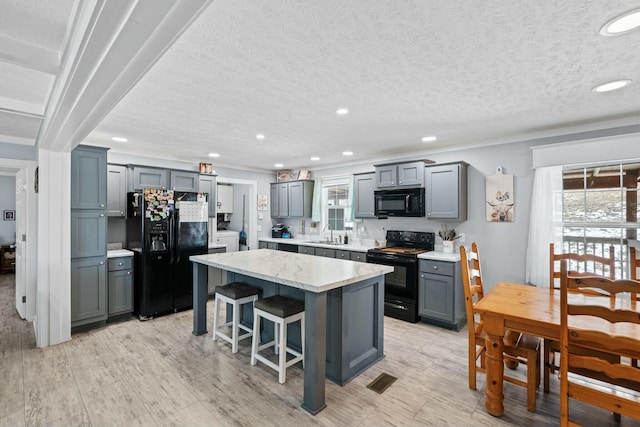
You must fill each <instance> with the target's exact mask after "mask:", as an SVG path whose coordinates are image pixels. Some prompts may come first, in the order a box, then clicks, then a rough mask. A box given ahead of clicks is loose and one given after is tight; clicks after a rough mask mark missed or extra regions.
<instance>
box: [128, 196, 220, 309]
mask: <svg viewBox="0 0 640 427" xmlns="http://www.w3.org/2000/svg"><path fill="white" fill-rule="evenodd" d="M207 220H208V209H207V194H206V193H194V192H184V191H173V190H159V189H150V188H147V189H144V190H140V191H137V192H132V193H128V194H127V247H128V248H129V249H130V250H132V251H133V252H134V253H135V276H134V289H135V292H134V312H135V313H136V314H137V315H138V317H139V318H140V320H148V319H151V318H153V317H155V316H159V315H162V314H167V313H172V312H176V311H179V310H185V309H188V308H191V307H192V306H193V284H192V279H193V268H192V263H191V261H189V256H191V255H202V254H206V253H207V242H208V239H207Z"/></svg>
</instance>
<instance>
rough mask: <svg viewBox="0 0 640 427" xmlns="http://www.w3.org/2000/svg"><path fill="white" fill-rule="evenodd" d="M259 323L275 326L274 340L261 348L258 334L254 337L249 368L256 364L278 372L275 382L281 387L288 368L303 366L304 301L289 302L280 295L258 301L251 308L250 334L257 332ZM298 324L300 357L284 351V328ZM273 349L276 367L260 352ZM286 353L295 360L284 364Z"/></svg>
mask: <svg viewBox="0 0 640 427" xmlns="http://www.w3.org/2000/svg"><path fill="white" fill-rule="evenodd" d="M260 319H267V320H270V321H271V322H273V323H274V325H275V330H274V339H273V340H272V341H269V342H267V343H264V344H261V345H260V333H256V334H254V335H253V339H252V342H251V364H252V365H254V366H255V365H256V364H257V361H258V360H259V361H260V362H262V363H264V364H265V365H267V366H269V367H270V368H271V369H274V370H275V371H277V372H278V381H279V382H280V384H284V382H285V381H286V370H287V368H288V367H289V366H291V365H294V364H296V363H298V362H300V361H302V363H303V366H304V354H303V353H304V301H299V300H296V299H293V298H288V297H285V296H282V295H274V296H271V297H268V298H263V299H260V300H257V301H256V302H255V303H254V305H253V330H254V331H259V330H260ZM298 320H299V321H300V331H301V335H302V336H301V342H302V352H301V353H299V352H297V351H295V350H293V349H291V348H289V347H287V326H288V325H289V324H290V323H293V322H297V321H298ZM269 347H274V351H275V353H276V354H277V355H278V356H279V357H278V364H275V363H273V362H272V361H270V360H268V359H267V358H266V357H264V356H262V355H261V354H260V353H259V352H260V351H262V350H264V349H266V348H269ZM287 353H289V354H292V355H293V356H294V357H293V358H292V359H291V360H289V361H287Z"/></svg>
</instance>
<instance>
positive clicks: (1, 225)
mask: <svg viewBox="0 0 640 427" xmlns="http://www.w3.org/2000/svg"><path fill="white" fill-rule="evenodd" d="M6 210H10V211H15V210H16V178H15V177H14V176H3V175H0V213H1V214H3V215H2V218H0V244H2V245H8V244H10V243H15V236H16V222H15V220H14V221H5V220H4V211H6Z"/></svg>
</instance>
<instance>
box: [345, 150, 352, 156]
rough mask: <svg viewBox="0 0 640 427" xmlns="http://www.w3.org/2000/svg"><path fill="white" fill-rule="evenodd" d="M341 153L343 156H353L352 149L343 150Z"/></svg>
mask: <svg viewBox="0 0 640 427" xmlns="http://www.w3.org/2000/svg"><path fill="white" fill-rule="evenodd" d="M342 155H343V156H353V151H343V152H342Z"/></svg>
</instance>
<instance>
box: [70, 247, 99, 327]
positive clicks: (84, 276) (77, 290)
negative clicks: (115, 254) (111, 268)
mask: <svg viewBox="0 0 640 427" xmlns="http://www.w3.org/2000/svg"><path fill="white" fill-rule="evenodd" d="M106 260H107V258H106V257H95V258H83V259H78V260H71V326H72V327H75V326H81V325H86V324H88V323H94V322H99V321H104V320H106V319H107V263H106Z"/></svg>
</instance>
